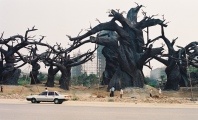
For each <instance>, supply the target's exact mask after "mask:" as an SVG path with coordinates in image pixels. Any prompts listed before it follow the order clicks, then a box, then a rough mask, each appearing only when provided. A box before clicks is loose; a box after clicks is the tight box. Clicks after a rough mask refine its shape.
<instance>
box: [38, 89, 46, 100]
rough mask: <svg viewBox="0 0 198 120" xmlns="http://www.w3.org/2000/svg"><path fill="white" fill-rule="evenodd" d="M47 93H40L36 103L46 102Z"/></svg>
mask: <svg viewBox="0 0 198 120" xmlns="http://www.w3.org/2000/svg"><path fill="white" fill-rule="evenodd" d="M47 93H48V92H47V91H45V92H42V93H40V94H39V95H38V97H37V101H47Z"/></svg>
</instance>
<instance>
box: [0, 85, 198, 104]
mask: <svg viewBox="0 0 198 120" xmlns="http://www.w3.org/2000/svg"><path fill="white" fill-rule="evenodd" d="M150 89H152V90H153V97H150V96H149V91H150ZM44 90H45V86H44V84H39V85H24V86H11V85H3V93H2V92H0V99H25V98H26V96H27V95H31V94H39V93H40V92H42V91H44ZM48 90H49V91H59V92H60V93H61V94H66V95H69V96H70V99H69V101H87V102H127V103H165V104H183V103H184V104H186V103H196V102H195V101H191V100H190V99H191V98H193V99H197V98H198V87H194V88H192V92H191V89H190V88H180V90H179V91H163V90H162V94H161V95H159V94H158V90H157V89H156V88H153V87H150V86H148V85H145V86H144V88H125V89H124V94H123V98H120V97H119V96H120V95H119V91H115V96H114V97H109V94H110V92H109V91H107V86H94V87H91V88H87V87H83V86H71V87H70V90H69V91H66V90H63V89H60V88H59V86H58V85H55V87H48ZM192 93H193V94H192Z"/></svg>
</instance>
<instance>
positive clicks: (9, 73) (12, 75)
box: [2, 55, 21, 85]
mask: <svg viewBox="0 0 198 120" xmlns="http://www.w3.org/2000/svg"><path fill="white" fill-rule="evenodd" d="M5 61H6V63H5V65H4V67H3V72H2V76H3V84H6V85H17V84H18V79H19V76H20V73H21V70H20V69H16V68H14V63H15V57H14V55H11V56H9V57H5Z"/></svg>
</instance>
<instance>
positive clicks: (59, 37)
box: [0, 0, 198, 74]
mask: <svg viewBox="0 0 198 120" xmlns="http://www.w3.org/2000/svg"><path fill="white" fill-rule="evenodd" d="M135 2H137V3H138V4H142V5H144V6H146V7H143V8H142V10H144V11H145V12H147V15H156V14H158V16H156V17H155V18H160V19H161V18H162V15H164V16H165V19H166V21H167V22H168V21H170V23H169V24H168V27H167V28H166V29H165V34H166V37H167V38H169V39H170V40H172V39H174V38H176V37H178V40H177V41H176V45H180V46H185V45H186V44H188V43H190V42H192V41H197V40H198V32H197V27H198V14H197V12H198V1H197V0H0V15H1V16H0V33H2V32H4V38H7V37H10V36H12V35H16V34H23V35H24V34H25V31H26V30H27V28H31V27H33V26H35V27H36V28H37V29H38V31H36V32H34V33H32V35H37V36H38V37H39V35H44V36H46V38H45V39H44V40H45V41H47V42H48V43H50V44H55V43H56V42H58V43H62V46H66V45H67V44H68V42H69V40H68V38H67V37H66V35H71V36H72V37H74V36H77V35H78V33H79V32H80V30H81V29H87V28H89V26H90V23H91V26H92V27H94V26H95V25H97V24H98V22H97V21H96V20H95V19H96V18H97V19H99V20H100V21H101V22H107V21H108V20H110V19H111V18H109V17H108V13H106V12H107V11H108V10H109V9H120V11H126V12H127V11H128V10H129V9H130V8H132V7H136V4H135ZM138 16H139V17H138V20H141V18H142V14H141V11H140V12H139V14H138ZM150 30H151V32H150V38H151V39H152V38H154V37H157V36H159V35H160V27H159V26H154V27H152V28H150ZM161 43H162V41H160V42H158V43H156V45H155V46H161ZM91 45H92V44H91ZM89 47H90V48H91V46H90V45H89V46H83V47H81V48H80V50H81V51H86V50H87V48H89ZM152 63H154V64H153V65H152V66H153V68H156V67H162V66H163V65H161V64H159V63H157V62H156V61H153V62H152ZM144 71H145V74H148V73H149V70H148V69H145V70H144Z"/></svg>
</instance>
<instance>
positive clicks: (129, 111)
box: [0, 100, 198, 120]
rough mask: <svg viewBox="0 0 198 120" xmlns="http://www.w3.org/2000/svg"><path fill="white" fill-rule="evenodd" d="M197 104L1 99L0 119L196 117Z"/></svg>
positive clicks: (187, 119) (190, 119)
mask: <svg viewBox="0 0 198 120" xmlns="http://www.w3.org/2000/svg"><path fill="white" fill-rule="evenodd" d="M197 119H198V106H197V105H193V106H190V105H189V106H178V105H176V106H174V105H173V106H167V105H165V106H163V105H162V106H159V105H157V106H156V105H155V104H152V105H148V104H141V105H136V104H127V103H126V104H124V103H119V104H115V103H91V104H90V103H85V102H76V103H75V102H72V101H71V102H70V101H67V102H64V103H63V104H61V105H55V104H53V103H40V104H31V103H30V102H25V101H21V102H20V101H18V102H17V103H14V102H1V100H0V120H197Z"/></svg>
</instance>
